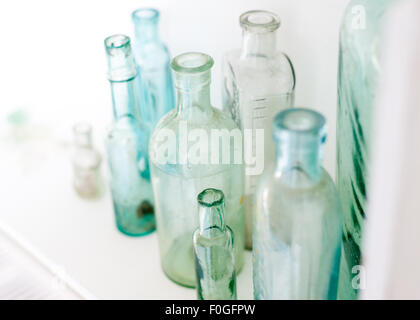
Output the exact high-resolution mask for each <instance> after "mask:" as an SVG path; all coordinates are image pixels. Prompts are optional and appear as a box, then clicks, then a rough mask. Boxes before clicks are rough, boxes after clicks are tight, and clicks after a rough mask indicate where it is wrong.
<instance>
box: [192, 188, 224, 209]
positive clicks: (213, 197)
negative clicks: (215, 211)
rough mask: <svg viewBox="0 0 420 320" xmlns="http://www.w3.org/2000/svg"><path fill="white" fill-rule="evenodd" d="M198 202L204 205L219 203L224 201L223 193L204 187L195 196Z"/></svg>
mask: <svg viewBox="0 0 420 320" xmlns="http://www.w3.org/2000/svg"><path fill="white" fill-rule="evenodd" d="M197 200H198V203H199V204H200V205H202V206H205V207H213V206H218V205H221V204H222V203H223V201H224V194H223V192H222V191H220V190H217V189H211V188H210V189H205V190H204V191H202V192H201V193H200V194H199V195H198V197H197Z"/></svg>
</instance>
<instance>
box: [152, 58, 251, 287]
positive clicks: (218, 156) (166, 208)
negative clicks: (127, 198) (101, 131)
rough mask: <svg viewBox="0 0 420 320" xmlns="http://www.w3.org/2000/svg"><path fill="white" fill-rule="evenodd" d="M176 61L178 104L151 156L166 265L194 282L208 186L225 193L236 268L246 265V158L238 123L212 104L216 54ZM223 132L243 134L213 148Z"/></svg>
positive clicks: (158, 132) (173, 275) (157, 134)
mask: <svg viewBox="0 0 420 320" xmlns="http://www.w3.org/2000/svg"><path fill="white" fill-rule="evenodd" d="M171 66H172V69H173V71H174V74H175V85H176V89H177V97H178V99H177V107H176V109H174V110H172V111H170V112H169V113H168V114H167V115H166V116H164V117H163V118H162V119H161V121H159V123H158V125H157V126H156V129H155V131H154V133H153V135H152V138H151V141H150V147H149V155H150V158H151V173H152V181H153V191H154V197H155V205H156V219H157V226H158V238H159V247H160V254H161V263H162V268H163V270H164V272H165V273H166V275H167V276H168V277H169V278H170V279H172V280H173V281H175V282H177V283H179V284H181V285H184V286H188V287H194V286H195V285H196V278H195V270H194V259H193V248H192V235H193V232H194V231H195V230H196V229H197V227H198V217H197V200H196V199H197V195H198V194H199V193H200V192H201V191H202V190H204V189H206V188H215V189H219V190H221V191H223V193H224V194H225V197H226V198H225V201H226V223H227V225H229V226H230V227H231V228H232V230H233V232H234V233H235V261H236V266H237V271H238V270H239V269H240V268H241V266H242V264H243V248H244V217H243V176H244V174H243V169H244V168H243V164H242V162H241V161H236V160H240V159H238V158H237V157H236V156H238V154H239V156H241V150H242V139H241V137H240V130H239V129H238V127H237V125H236V124H235V122H234V121H233V120H232V119H231V118H230V117H229V116H228V115H227V114H225V113H224V112H222V111H220V110H218V109H216V108H214V107H212V106H211V104H210V76H211V67H212V66H213V59H212V58H211V57H210V56H208V55H206V54H202V53H195V52H191V53H184V54H181V55H179V56H177V57H176V58H174V59H173V60H172V63H171ZM218 133H222V134H223V133H227V134H231V133H232V134H233V135H235V134H238V133H239V139H235V141H234V143H233V144H232V141H230V139H229V136H228V138H227V144H226V143H223V142H222V143H218V144H215V147H213V146H212V144H211V142H210V140H209V139H213V138H214V137H216V138H217V139H215V140H218V141H219V140H223V139H218V137H217V135H218ZM219 142H220V141H219ZM224 142H226V141H224ZM197 154H198V157H199V158H198V159H196V155H197ZM234 156H235V157H234ZM226 157H228V158H227V159H226ZM223 160H226V161H223Z"/></svg>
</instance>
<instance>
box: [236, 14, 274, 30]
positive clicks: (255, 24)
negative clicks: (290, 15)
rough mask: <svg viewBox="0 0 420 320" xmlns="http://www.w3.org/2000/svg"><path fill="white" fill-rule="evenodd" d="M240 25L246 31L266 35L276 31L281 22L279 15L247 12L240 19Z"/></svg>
mask: <svg viewBox="0 0 420 320" xmlns="http://www.w3.org/2000/svg"><path fill="white" fill-rule="evenodd" d="M239 23H240V25H241V27H242V28H243V29H244V30H247V31H251V32H256V33H264V32H271V31H275V30H277V29H278V28H279V27H280V24H281V21H280V18H279V16H278V15H277V14H275V13H273V12H270V11H266V10H251V11H247V12H245V13H243V14H241V16H240V17H239Z"/></svg>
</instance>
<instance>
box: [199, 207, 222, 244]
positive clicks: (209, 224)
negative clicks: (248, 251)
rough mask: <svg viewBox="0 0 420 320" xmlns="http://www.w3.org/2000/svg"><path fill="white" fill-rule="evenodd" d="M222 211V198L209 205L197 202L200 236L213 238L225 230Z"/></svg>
mask: <svg viewBox="0 0 420 320" xmlns="http://www.w3.org/2000/svg"><path fill="white" fill-rule="evenodd" d="M224 211H225V206H224V200H223V199H222V200H221V201H219V202H218V203H214V204H211V205H209V204H202V203H200V202H199V219H200V222H199V232H200V235H201V236H202V237H205V238H213V237H217V236H219V235H220V234H221V233H224V232H225V230H226V224H225V220H224V213H225V212H224Z"/></svg>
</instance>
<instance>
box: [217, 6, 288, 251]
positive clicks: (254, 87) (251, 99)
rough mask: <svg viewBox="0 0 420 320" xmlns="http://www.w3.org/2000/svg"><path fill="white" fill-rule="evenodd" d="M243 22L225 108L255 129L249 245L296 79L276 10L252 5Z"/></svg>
mask: <svg viewBox="0 0 420 320" xmlns="http://www.w3.org/2000/svg"><path fill="white" fill-rule="evenodd" d="M240 25H241V27H242V47H241V48H240V49H237V50H233V51H230V52H228V53H227V54H226V56H225V59H224V63H223V109H224V111H226V112H228V113H229V114H231V115H232V118H233V119H234V120H235V121H236V123H237V124H238V126H239V127H240V128H241V129H242V130H247V129H252V131H251V132H252V139H253V140H252V141H249V140H248V139H247V136H244V137H245V145H246V146H250V148H251V150H252V156H253V157H260V159H259V160H257V161H256V162H255V161H251V160H252V159H251V158H249V159H250V160H248V161H247V163H246V165H247V167H246V170H247V171H248V172H247V173H246V176H245V219H246V246H247V248H249V249H250V248H251V247H252V235H251V232H252V214H251V213H252V206H253V199H254V193H255V188H256V184H257V181H258V178H259V176H260V174H261V173H262V172H263V170H264V168H266V167H268V166H269V164H270V161H271V160H272V159H273V158H274V150H275V148H274V143H273V141H272V139H271V134H272V130H271V129H272V121H273V117H274V115H275V114H277V113H278V112H280V111H282V110H284V109H286V108H290V107H292V106H293V103H294V89H295V82H296V80H295V73H294V69H293V65H292V63H291V61H290V59H289V57H288V56H287V55H286V54H284V53H282V52H281V51H280V48H279V47H278V46H277V36H278V29H279V27H280V19H279V17H278V16H277V15H276V14H274V13H272V12H269V11H261V10H255V11H248V12H245V13H244V14H242V15H241V16H240ZM257 129H262V130H264V140H262V141H261V142H256V141H257V138H256V130H257ZM262 147H263V148H264V149H262ZM260 150H263V152H260ZM259 163H261V164H262V165H258V164H259Z"/></svg>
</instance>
